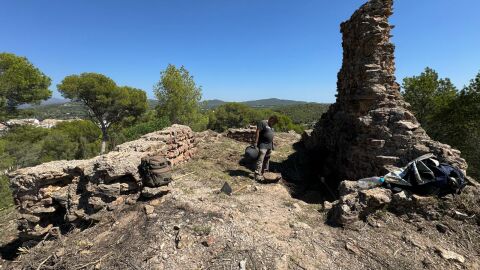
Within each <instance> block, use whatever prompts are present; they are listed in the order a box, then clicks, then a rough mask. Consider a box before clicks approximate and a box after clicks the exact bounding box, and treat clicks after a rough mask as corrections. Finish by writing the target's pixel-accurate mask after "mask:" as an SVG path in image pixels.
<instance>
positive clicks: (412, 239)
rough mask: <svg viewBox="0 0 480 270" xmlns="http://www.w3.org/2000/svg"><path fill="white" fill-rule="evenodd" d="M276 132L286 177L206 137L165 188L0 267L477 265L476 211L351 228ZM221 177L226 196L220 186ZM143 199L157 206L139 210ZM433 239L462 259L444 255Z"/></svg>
mask: <svg viewBox="0 0 480 270" xmlns="http://www.w3.org/2000/svg"><path fill="white" fill-rule="evenodd" d="M278 137H279V138H278V139H277V143H278V146H277V149H276V151H275V152H274V153H273V157H272V170H276V171H280V172H282V174H283V175H284V178H285V180H282V181H280V182H278V183H274V184H262V183H257V182H255V181H254V180H253V179H252V175H251V171H250V170H249V169H248V168H247V167H245V166H244V165H245V164H243V165H242V164H240V163H241V162H240V161H241V156H242V153H243V151H244V149H245V147H246V146H247V144H244V143H239V142H237V141H233V140H231V139H228V138H224V137H220V138H218V139H215V140H204V141H203V142H202V143H200V145H199V148H200V150H199V153H198V155H197V156H196V157H195V158H194V160H192V161H191V162H189V163H186V164H183V165H181V166H179V167H177V169H176V173H175V174H176V175H177V176H181V175H185V174H188V176H185V177H184V178H181V179H180V180H178V181H175V182H173V183H172V184H171V185H170V188H171V192H170V193H169V194H167V195H165V196H164V197H162V198H160V199H156V200H154V201H150V202H144V203H138V204H136V205H131V206H130V205H125V207H124V208H123V209H122V210H117V211H112V212H110V215H109V216H108V217H106V218H105V220H104V221H103V222H101V223H99V224H97V225H96V226H94V227H91V228H88V229H85V230H83V231H80V230H73V231H72V232H70V233H69V234H67V235H64V236H62V237H61V238H58V239H51V240H46V241H43V242H41V243H40V244H39V245H37V246H36V247H33V248H30V249H28V248H25V249H22V251H21V255H20V256H18V257H17V258H16V259H15V260H14V261H3V266H2V267H0V269H242V267H243V266H245V268H244V269H480V259H479V255H480V254H479V253H480V230H479V224H478V220H477V219H475V218H472V219H471V220H463V221H460V220H456V219H453V218H452V217H449V216H447V215H446V216H444V217H441V218H440V219H438V220H434V221H431V220H426V219H424V218H422V217H421V216H418V215H415V214H412V215H403V216H397V215H395V214H392V213H391V212H389V211H379V212H377V213H376V214H374V215H372V216H370V217H369V218H368V220H367V222H364V223H363V222H362V223H361V224H357V226H354V227H352V228H348V229H344V228H338V227H333V226H330V225H328V224H327V211H325V210H323V205H322V201H323V199H324V198H329V197H331V195H330V193H331V192H330V191H328V190H327V188H326V187H323V189H322V187H321V186H320V185H318V183H317V182H314V181H308V179H306V178H309V177H311V176H308V174H305V173H304V166H305V161H304V160H303V158H302V156H301V154H299V152H296V151H295V150H294V149H293V145H294V143H295V142H296V141H297V140H298V137H297V136H295V135H292V134H286V133H285V134H279V135H278ZM297 150H298V149H297ZM189 173H191V174H189ZM302 179H303V181H302ZM225 182H228V183H229V184H230V185H231V186H232V188H233V190H234V193H233V194H232V195H231V196H228V195H225V194H223V193H220V192H219V190H220V188H221V187H222V186H223V184H224V183H225ZM313 188H316V189H318V190H317V191H315V190H313ZM147 204H148V205H151V206H153V207H154V214H153V215H148V216H147V214H146V213H145V205H147ZM4 220H5V219H4ZM6 220H8V218H6ZM10 220H11V219H10ZM4 222H5V221H0V223H1V224H2V241H3V243H2V244H4V243H5V241H7V240H8V241H11V240H12V239H14V231H11V228H14V227H12V225H11V222H10V221H8V222H7V225H4V224H5V223H4ZM438 224H441V225H438ZM5 226H6V227H5ZM438 226H440V227H442V228H446V229H445V230H444V231H445V232H441V231H440V230H439V229H438ZM443 226H444V227H443ZM4 228H6V229H4ZM4 230H6V231H7V233H4ZM4 234H5V235H6V234H8V235H9V236H8V237H7V236H4ZM439 248H440V249H442V248H443V249H445V250H448V251H452V252H455V253H456V254H459V255H462V256H463V257H464V258H465V262H464V263H462V262H458V261H455V260H453V259H450V260H447V259H444V258H442V257H441V256H440V254H439V251H438V249H439Z"/></svg>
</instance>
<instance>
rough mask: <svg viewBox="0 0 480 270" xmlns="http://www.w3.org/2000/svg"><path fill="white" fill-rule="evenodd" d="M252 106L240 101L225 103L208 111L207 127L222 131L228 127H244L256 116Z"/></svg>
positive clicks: (251, 122)
mask: <svg viewBox="0 0 480 270" xmlns="http://www.w3.org/2000/svg"><path fill="white" fill-rule="evenodd" d="M258 117H259V116H258V113H256V112H255V111H254V110H253V109H252V108H250V107H248V106H247V105H244V104H241V103H235V102H231V103H226V104H223V105H221V106H218V107H217V108H215V109H213V110H212V111H210V115H209V123H208V128H209V129H211V130H216V131H218V132H223V131H225V130H227V129H228V128H237V127H245V126H247V125H248V124H253V122H254V121H255V119H256V118H258Z"/></svg>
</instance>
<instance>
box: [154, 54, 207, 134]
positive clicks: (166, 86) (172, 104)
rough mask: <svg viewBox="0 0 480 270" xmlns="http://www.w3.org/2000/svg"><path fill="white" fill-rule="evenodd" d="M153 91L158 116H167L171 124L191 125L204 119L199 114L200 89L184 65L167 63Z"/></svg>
mask: <svg viewBox="0 0 480 270" xmlns="http://www.w3.org/2000/svg"><path fill="white" fill-rule="evenodd" d="M154 93H155V96H156V97H157V99H158V101H159V104H158V106H157V112H158V114H159V116H167V118H168V120H169V121H170V122H171V123H172V124H184V125H189V126H192V125H193V124H195V123H197V122H198V121H204V117H202V116H201V115H200V99H201V98H202V89H201V87H199V86H197V85H196V84H195V81H194V80H193V77H192V76H191V75H190V73H189V72H188V70H186V69H185V67H183V66H182V67H180V68H177V67H175V66H174V65H171V64H170V65H168V67H167V69H166V70H165V71H162V73H161V78H160V81H159V82H158V83H157V85H156V86H155V87H154Z"/></svg>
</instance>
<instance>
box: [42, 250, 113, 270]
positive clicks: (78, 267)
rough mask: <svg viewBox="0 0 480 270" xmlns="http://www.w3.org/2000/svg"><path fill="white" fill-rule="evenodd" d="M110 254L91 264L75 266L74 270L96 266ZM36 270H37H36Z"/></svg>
mask: <svg viewBox="0 0 480 270" xmlns="http://www.w3.org/2000/svg"><path fill="white" fill-rule="evenodd" d="M110 254H111V253H107V254H105V255H103V256H102V257H101V258H100V259H98V260H96V261H93V262H89V263H86V264H84V265H80V266H75V270H80V269H83V268H85V267H87V266H90V265H94V264H97V263H99V262H101V261H102V260H103V259H105V258H106V257H107V256H110ZM37 270H38V269H37Z"/></svg>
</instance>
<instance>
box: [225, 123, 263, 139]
mask: <svg viewBox="0 0 480 270" xmlns="http://www.w3.org/2000/svg"><path fill="white" fill-rule="evenodd" d="M256 130H257V128H256V127H255V126H249V127H248V128H230V129H228V131H227V137H228V138H231V139H234V140H237V141H240V142H246V143H254V142H255V132H256Z"/></svg>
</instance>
